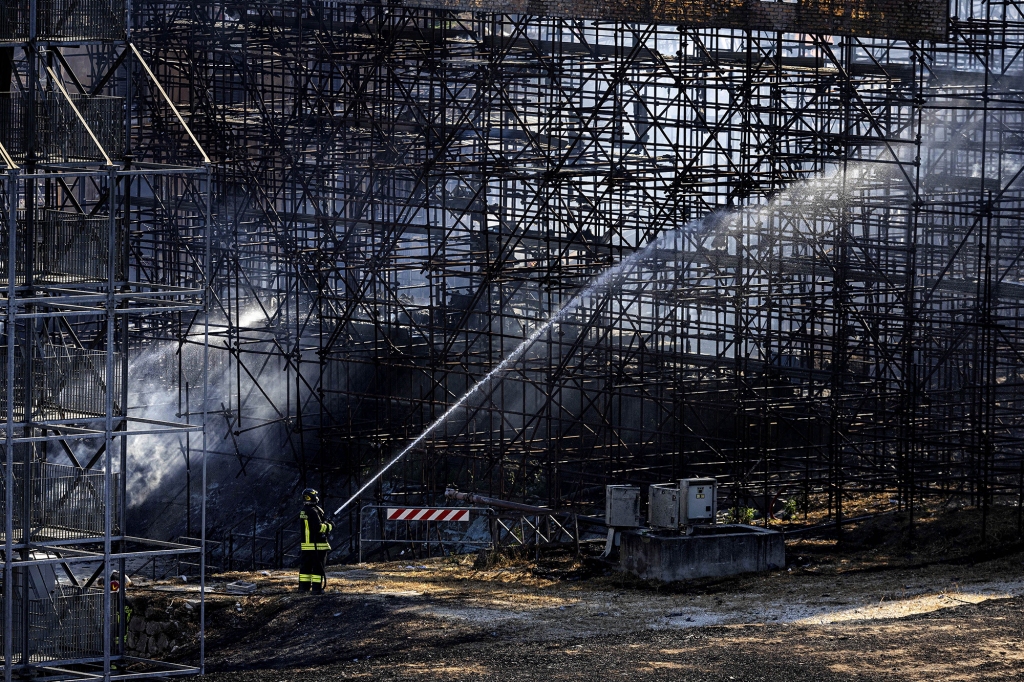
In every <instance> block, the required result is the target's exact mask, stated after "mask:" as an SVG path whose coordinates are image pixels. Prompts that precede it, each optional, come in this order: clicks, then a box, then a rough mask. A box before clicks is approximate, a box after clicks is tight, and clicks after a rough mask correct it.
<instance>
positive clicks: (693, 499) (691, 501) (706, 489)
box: [679, 478, 718, 526]
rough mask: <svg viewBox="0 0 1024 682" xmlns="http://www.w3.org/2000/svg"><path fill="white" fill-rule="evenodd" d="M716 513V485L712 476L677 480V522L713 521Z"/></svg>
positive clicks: (683, 523) (687, 523) (685, 524)
mask: <svg viewBox="0 0 1024 682" xmlns="http://www.w3.org/2000/svg"><path fill="white" fill-rule="evenodd" d="M717 515H718V485H717V483H716V482H715V479H713V478H684V479H682V480H680V481H679V523H680V524H682V525H684V526H695V525H697V524H704V523H714V522H715V518H716V517H717Z"/></svg>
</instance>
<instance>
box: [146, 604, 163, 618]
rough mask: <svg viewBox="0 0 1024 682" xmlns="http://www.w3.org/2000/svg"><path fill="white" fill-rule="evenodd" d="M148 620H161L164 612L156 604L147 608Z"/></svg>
mask: <svg viewBox="0 0 1024 682" xmlns="http://www.w3.org/2000/svg"><path fill="white" fill-rule="evenodd" d="M145 615H146V620H159V619H160V616H162V615H163V613H162V612H161V611H160V609H158V608H157V607H155V606H150V607H149V608H147V609H146V614H145Z"/></svg>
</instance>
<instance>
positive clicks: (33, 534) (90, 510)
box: [0, 462, 121, 542]
mask: <svg viewBox="0 0 1024 682" xmlns="http://www.w3.org/2000/svg"><path fill="white" fill-rule="evenodd" d="M6 469H7V467H6V465H4V464H0V495H3V494H4V493H5V487H6ZM13 470H14V491H13V493H14V500H15V504H14V509H13V510H12V511H13V514H12V516H13V519H12V523H13V527H14V533H13V538H12V541H13V542H22V536H23V526H24V511H23V508H24V505H23V504H21V500H23V499H24V494H25V465H24V464H14V467H13ZM29 472H30V474H31V476H30V494H29V495H30V499H29V506H30V508H31V518H30V522H29V528H30V540H31V541H34V542H43V541H48V540H72V539H82V538H90V537H102V536H103V533H104V527H105V523H104V518H105V511H106V505H105V504H104V501H103V479H104V473H103V472H102V471H83V470H82V469H78V468H76V467H73V466H69V465H65V464H53V463H50V462H34V463H32V464H30V465H29ZM111 476H112V479H113V480H112V482H111V485H112V487H113V489H114V490H118V489H119V487H120V485H119V483H120V476H121V475H120V474H119V473H114V474H111ZM111 502H112V504H111V509H110V513H111V521H112V525H113V529H114V530H113V532H114V533H115V534H117V533H120V530H119V528H118V525H119V524H118V522H117V520H118V518H119V511H120V505H119V501H118V495H116V494H115V495H111Z"/></svg>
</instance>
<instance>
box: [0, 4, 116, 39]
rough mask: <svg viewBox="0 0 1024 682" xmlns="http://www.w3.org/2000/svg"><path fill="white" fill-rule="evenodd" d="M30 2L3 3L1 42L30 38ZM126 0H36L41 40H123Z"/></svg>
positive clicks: (0, 25) (0, 28) (0, 26)
mask: <svg viewBox="0 0 1024 682" xmlns="http://www.w3.org/2000/svg"><path fill="white" fill-rule="evenodd" d="M29 13H30V3H29V0H0V41H8V42H9V41H19V40H28V38H29ZM124 27H125V0H36V38H37V39H40V40H123V39H124V37H125V28H124Z"/></svg>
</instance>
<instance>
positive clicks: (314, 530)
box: [299, 488, 334, 594]
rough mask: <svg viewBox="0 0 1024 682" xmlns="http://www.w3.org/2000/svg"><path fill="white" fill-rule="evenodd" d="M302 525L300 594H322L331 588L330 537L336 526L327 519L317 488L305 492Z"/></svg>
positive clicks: (300, 539)
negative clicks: (329, 576) (329, 534)
mask: <svg viewBox="0 0 1024 682" xmlns="http://www.w3.org/2000/svg"><path fill="white" fill-rule="evenodd" d="M299 522H300V526H301V527H300V528H299V542H300V544H299V592H309V591H310V590H312V591H313V593H314V594H319V593H320V592H323V591H324V587H325V586H326V585H327V553H328V552H330V551H331V545H330V543H328V542H327V534H328V533H330V532H331V531H332V530H334V525H333V524H332V523H331V522H330V521H328V520H327V519H325V518H324V510H323V509H321V508H320V493H318V492H317V491H316V490H314V489H313V488H306V489H305V490H303V491H302V511H301V512H299Z"/></svg>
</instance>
